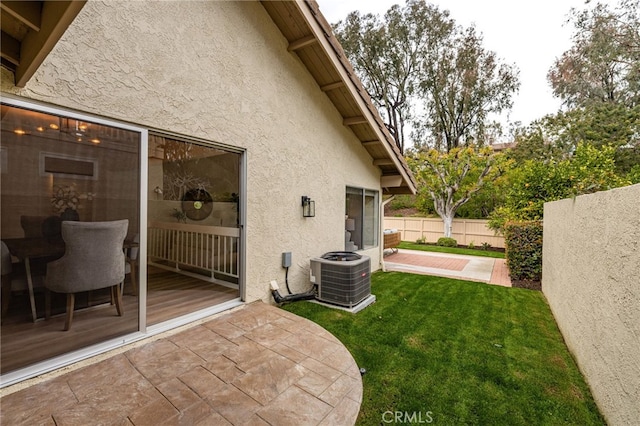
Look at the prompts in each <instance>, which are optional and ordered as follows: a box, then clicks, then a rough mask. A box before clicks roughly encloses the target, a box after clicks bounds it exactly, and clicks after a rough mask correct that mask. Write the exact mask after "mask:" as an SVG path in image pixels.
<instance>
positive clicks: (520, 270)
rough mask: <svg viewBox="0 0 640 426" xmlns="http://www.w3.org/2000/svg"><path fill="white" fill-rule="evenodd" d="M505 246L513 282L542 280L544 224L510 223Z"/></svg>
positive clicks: (505, 230) (529, 222)
mask: <svg viewBox="0 0 640 426" xmlns="http://www.w3.org/2000/svg"><path fill="white" fill-rule="evenodd" d="M504 244H505V253H506V258H507V266H508V267H509V276H510V277H511V279H512V280H531V281H540V280H541V279H542V222H541V221H528V222H508V223H507V224H506V225H505V228H504Z"/></svg>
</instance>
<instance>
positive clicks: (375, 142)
mask: <svg viewBox="0 0 640 426" xmlns="http://www.w3.org/2000/svg"><path fill="white" fill-rule="evenodd" d="M381 144H382V142H381V141H379V140H374V141H364V142H362V146H364V147H367V146H374V145H381Z"/></svg>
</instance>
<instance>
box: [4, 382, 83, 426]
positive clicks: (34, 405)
mask: <svg viewBox="0 0 640 426" xmlns="http://www.w3.org/2000/svg"><path fill="white" fill-rule="evenodd" d="M77 401H78V400H77V398H76V397H75V395H74V394H73V392H72V391H71V388H70V387H69V385H68V384H67V383H66V381H64V380H54V381H50V382H44V383H40V384H37V385H34V386H31V387H30V388H27V389H23V390H21V391H18V392H15V393H12V394H10V395H7V396H5V397H3V398H2V405H1V407H2V410H0V424H2V425H32V424H54V422H53V419H52V418H51V412H52V411H53V409H54V408H55V407H67V406H71V405H73V404H75V403H76V402H77ZM6 407H11V410H6V409H5V408H6Z"/></svg>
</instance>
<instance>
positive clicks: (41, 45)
mask: <svg viewBox="0 0 640 426" xmlns="http://www.w3.org/2000/svg"><path fill="white" fill-rule="evenodd" d="M3 3H4V2H3ZM85 3H86V0H79V1H46V2H44V3H43V6H42V17H43V21H42V30H41V31H38V32H29V33H28V34H27V36H26V37H25V38H24V40H22V48H21V50H20V65H18V68H17V69H16V86H17V87H24V86H25V84H27V81H29V79H30V78H31V76H33V74H34V73H35V72H36V70H37V69H38V67H39V66H40V64H42V61H44V58H46V57H47V55H48V54H49V52H51V49H53V46H55V45H56V43H57V42H58V40H60V37H62V34H64V32H65V30H66V29H67V27H68V26H69V25H70V24H71V22H73V20H74V19H75V17H76V16H77V15H78V13H79V12H80V10H81V9H82V7H83V6H84V4H85Z"/></svg>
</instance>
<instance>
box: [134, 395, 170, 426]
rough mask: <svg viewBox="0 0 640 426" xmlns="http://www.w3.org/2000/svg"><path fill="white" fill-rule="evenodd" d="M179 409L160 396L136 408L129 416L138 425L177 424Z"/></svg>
mask: <svg viewBox="0 0 640 426" xmlns="http://www.w3.org/2000/svg"><path fill="white" fill-rule="evenodd" d="M178 414H179V412H178V410H176V408H175V407H174V406H173V405H171V403H170V402H169V401H167V400H166V399H164V398H159V399H156V400H154V401H153V402H151V403H150V404H147V405H145V406H143V407H140V408H138V409H136V410H134V411H133V412H132V413H131V414H130V415H129V418H130V419H131V421H132V422H133V424H134V425H136V426H156V425H161V424H175V423H176V418H177V417H178Z"/></svg>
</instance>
